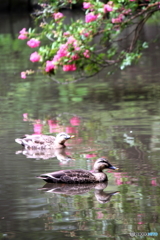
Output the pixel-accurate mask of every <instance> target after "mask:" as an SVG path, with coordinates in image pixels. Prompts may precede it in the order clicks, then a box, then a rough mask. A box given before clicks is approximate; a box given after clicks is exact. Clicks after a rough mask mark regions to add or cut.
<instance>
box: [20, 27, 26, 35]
mask: <svg viewBox="0 0 160 240" xmlns="http://www.w3.org/2000/svg"><path fill="white" fill-rule="evenodd" d="M19 33H20V34H27V33H28V32H27V31H26V28H22V30H21V31H19Z"/></svg>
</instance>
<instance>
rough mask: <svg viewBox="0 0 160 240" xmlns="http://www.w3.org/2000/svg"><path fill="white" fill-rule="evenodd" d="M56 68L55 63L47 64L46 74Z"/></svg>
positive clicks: (48, 62) (49, 62)
mask: <svg viewBox="0 0 160 240" xmlns="http://www.w3.org/2000/svg"><path fill="white" fill-rule="evenodd" d="M55 68H56V66H55V65H54V63H53V61H47V62H46V68H45V71H46V72H50V71H51V70H53V69H55Z"/></svg>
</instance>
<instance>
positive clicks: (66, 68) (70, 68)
mask: <svg viewBox="0 0 160 240" xmlns="http://www.w3.org/2000/svg"><path fill="white" fill-rule="evenodd" d="M75 70H76V65H75V63H74V64H68V65H63V71H65V72H68V71H75Z"/></svg>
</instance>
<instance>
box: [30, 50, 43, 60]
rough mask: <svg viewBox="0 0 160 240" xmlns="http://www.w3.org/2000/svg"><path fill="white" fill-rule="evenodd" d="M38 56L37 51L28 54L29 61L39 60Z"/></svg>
mask: <svg viewBox="0 0 160 240" xmlns="http://www.w3.org/2000/svg"><path fill="white" fill-rule="evenodd" d="M40 58H41V56H40V55H39V54H38V53H37V52H34V53H32V54H31V55H30V61H31V62H39V61H40Z"/></svg>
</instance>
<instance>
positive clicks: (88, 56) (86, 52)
mask: <svg viewBox="0 0 160 240" xmlns="http://www.w3.org/2000/svg"><path fill="white" fill-rule="evenodd" d="M83 55H84V56H85V57H86V58H90V55H89V50H88V49H87V50H85V52H84V53H83Z"/></svg>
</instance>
